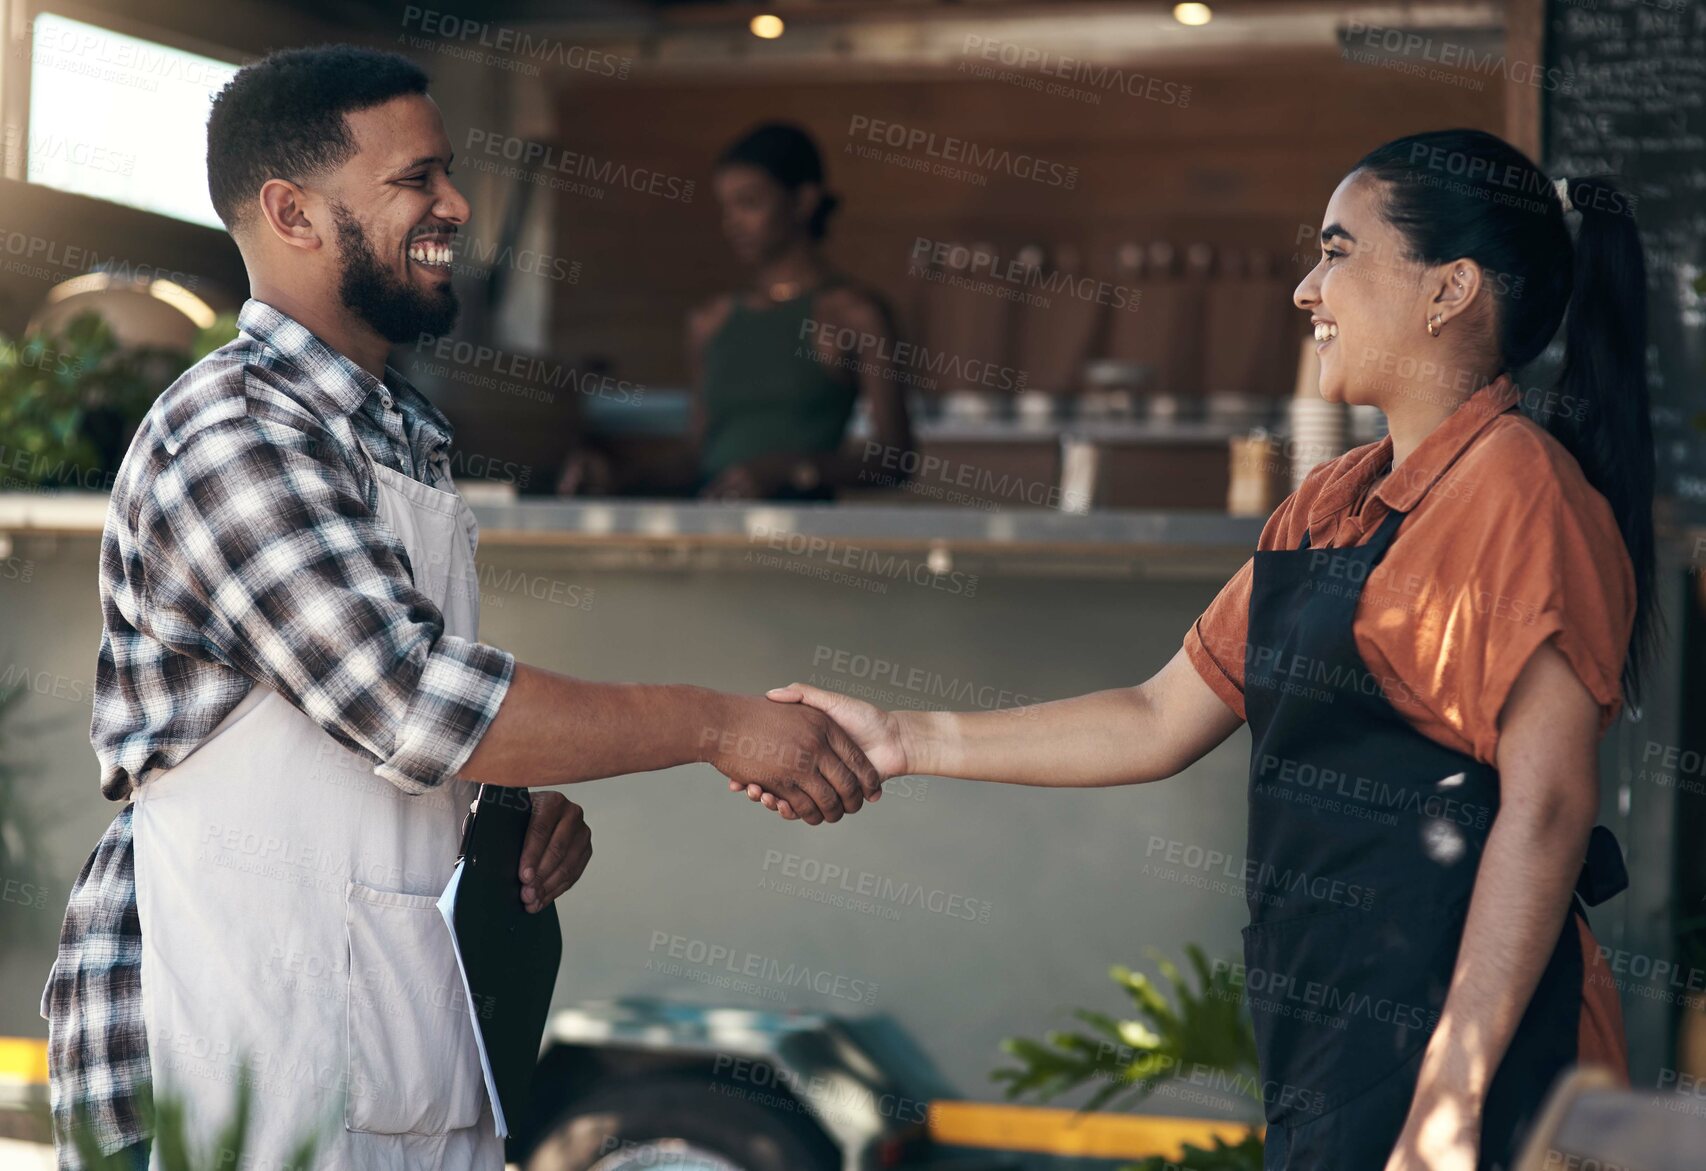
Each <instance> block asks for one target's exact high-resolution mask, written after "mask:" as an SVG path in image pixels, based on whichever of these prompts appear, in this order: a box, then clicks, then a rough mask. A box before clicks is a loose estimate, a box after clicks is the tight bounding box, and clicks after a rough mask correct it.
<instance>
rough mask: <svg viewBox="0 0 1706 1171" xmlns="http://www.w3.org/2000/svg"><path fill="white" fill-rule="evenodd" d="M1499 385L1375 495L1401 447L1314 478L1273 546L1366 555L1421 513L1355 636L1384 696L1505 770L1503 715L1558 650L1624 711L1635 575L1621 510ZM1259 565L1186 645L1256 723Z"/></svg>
mask: <svg viewBox="0 0 1706 1171" xmlns="http://www.w3.org/2000/svg"><path fill="white" fill-rule="evenodd" d="M1517 397H1518V392H1517V390H1516V388H1515V387H1514V386H1512V384H1511V382H1510V379H1509V378H1508V377H1501V378H1500V379H1498V380H1497V381H1495V382H1493V383H1491V384H1490V385H1488V386H1486V387H1483V388H1482V389H1481V390H1479V391H1477V392H1476V393H1475V394H1474V395H1472V396H1471V397H1470V398H1469V399H1468V400H1467V401H1466V402H1465V403H1464V404H1463V405H1462V406H1461V407H1459V408H1458V409H1457V410H1456V411H1454V412H1452V414H1451V415H1449V416H1448V417H1447V418H1446V419H1445V420H1444V422H1442V423H1441V424H1440V425H1439V426H1438V427H1436V428H1435V429H1434V430H1433V432H1432V433H1430V434H1429V435H1428V436H1427V438H1425V439H1423V440H1422V442H1421V443H1420V444H1419V445H1417V447H1416V449H1415V450H1414V451H1413V452H1411V453H1410V458H1408V459H1406V460H1405V461H1404V462H1403V464H1401V465H1400V466H1399V467H1398V468H1397V469H1396V470H1395V471H1394V472H1392V474H1390V475H1388V476H1387V477H1386V478H1385V479H1384V480H1382V481H1381V482H1380V484H1378V485H1377V486H1376V487H1375V488H1374V490H1373V491H1372V492H1369V491H1368V490H1367V489H1368V486H1369V484H1370V483H1372V482H1373V480H1374V479H1375V477H1376V476H1378V475H1379V474H1380V472H1381V471H1382V470H1383V469H1384V468H1385V467H1386V466H1387V465H1388V464H1390V463H1391V462H1392V440H1391V439H1390V438H1386V439H1382V440H1381V441H1380V442H1378V443H1372V444H1368V445H1367V446H1364V447H1359V448H1356V449H1355V450H1353V451H1350V452H1347V453H1346V454H1344V455H1342V456H1340V457H1339V458H1338V459H1335V460H1331V461H1329V462H1327V463H1325V464H1322V465H1321V466H1320V467H1318V468H1316V469H1315V470H1314V471H1312V472H1310V473H1309V477H1308V479H1306V480H1305V481H1304V482H1303V486H1302V487H1300V488H1299V489H1298V490H1297V491H1296V492H1294V493H1292V494H1291V495H1290V496H1289V497H1287V498H1286V499H1285V500H1284V501H1283V502H1281V504H1280V506H1279V507H1278V508H1276V509H1275V510H1274V513H1273V515H1272V516H1270V517H1269V518H1268V523H1267V524H1266V525H1265V526H1264V527H1263V529H1262V536H1261V539H1260V540H1259V542H1258V548H1261V549H1295V548H1297V546H1298V542H1299V541H1301V540H1302V539H1303V532H1304V530H1305V529H1306V528H1307V529H1308V531H1309V543H1310V544H1311V545H1313V546H1317V547H1324V546H1338V547H1343V546H1348V545H1359V544H1361V543H1362V542H1363V541H1365V540H1367V539H1368V538H1369V536H1371V535H1372V534H1373V532H1374V529H1375V528H1376V527H1377V526H1378V525H1379V524H1380V522H1381V520H1383V519H1384V518H1385V517H1386V514H1387V513H1388V512H1389V511H1391V510H1393V509H1397V510H1398V511H1400V512H1407V513H1409V515H1408V516H1407V517H1406V518H1405V519H1404V523H1403V526H1402V527H1401V528H1399V530H1398V537H1397V539H1396V540H1395V541H1393V542H1392V547H1391V548H1390V549H1389V550H1388V551H1387V553H1386V556H1385V557H1384V558H1383V559H1382V560H1381V562H1380V564H1379V565H1378V566H1376V567H1375V568H1374V569H1373V570H1372V571H1371V572H1370V573H1369V575H1368V581H1367V582H1366V583H1365V584H1364V588H1363V593H1362V600H1361V602H1360V603H1358V605H1357V612H1356V619H1355V622H1354V623H1353V626H1352V633H1353V634H1354V636H1355V638H1356V644H1357V649H1358V650H1359V651H1360V652H1361V654H1362V658H1363V662H1364V663H1365V664H1366V665H1367V667H1368V669H1369V671H1370V672H1371V673H1372V674H1373V675H1374V677H1375V678H1376V679H1378V680H1380V682H1381V685H1382V686H1383V687H1384V688H1385V692H1386V698H1387V699H1388V700H1389V701H1390V702H1391V703H1392V705H1393V706H1394V707H1395V708H1397V709H1398V710H1399V711H1400V712H1402V713H1403V714H1404V715H1405V716H1406V717H1408V719H1409V720H1410V722H1411V723H1412V724H1413V725H1415V727H1416V730H1417V731H1419V732H1421V733H1422V734H1423V735H1424V736H1427V737H1428V738H1429V739H1430V740H1436V741H1438V742H1439V743H1441V744H1443V745H1445V746H1446V747H1448V748H1454V749H1456V750H1458V751H1459V752H1463V753H1466V754H1468V755H1470V756H1472V757H1474V758H1475V759H1477V760H1480V761H1484V762H1485V763H1487V764H1496V763H1497V761H1496V760H1495V755H1496V752H1497V748H1498V742H1499V712H1500V711H1501V710H1502V709H1503V707H1504V704H1505V699H1506V697H1507V696H1509V694H1510V690H1511V687H1512V685H1513V684H1514V683H1515V682H1516V679H1517V676H1518V675H1520V674H1521V673H1522V669H1523V668H1524V667H1525V666H1526V665H1527V664H1528V660H1529V658H1530V657H1531V656H1532V655H1533V654H1534V652H1535V651H1536V650H1538V649H1539V648H1540V647H1541V645H1542V644H1544V643H1545V642H1546V641H1547V640H1548V639H1550V640H1552V642H1553V643H1554V645H1556V646H1557V648H1558V649H1559V650H1560V651H1562V652H1563V654H1564V657H1565V658H1566V659H1567V660H1569V663H1570V665H1571V666H1572V667H1573V668H1574V669H1575V672H1576V675H1577V676H1578V677H1580V679H1581V681H1582V683H1583V685H1584V686H1585V687H1586V688H1587V689H1588V692H1589V694H1591V695H1592V696H1593V697H1594V699H1596V700H1598V701H1599V705H1600V711H1601V721H1600V731H1601V732H1602V733H1603V732H1604V730H1605V728H1607V727H1609V726H1610V724H1611V721H1612V719H1614V718H1615V717H1616V715H1617V711H1618V708H1619V707H1620V705H1621V704H1622V686H1621V676H1622V672H1623V658H1624V654H1625V652H1626V650H1627V648H1628V645H1629V633H1630V631H1631V629H1633V627H1634V622H1635V572H1634V568H1633V566H1632V565H1631V563H1630V560H1629V554H1628V552H1627V550H1625V548H1624V547H1623V538H1622V536H1621V535H1620V534H1619V532H1618V530H1617V522H1616V519H1615V518H1614V517H1613V516H1612V513H1611V506H1610V505H1609V504H1607V503H1606V501H1605V497H1603V496H1601V495H1600V494H1599V493H1598V492H1597V491H1595V490H1594V488H1593V487H1592V486H1591V485H1589V484H1588V482H1587V479H1586V477H1585V476H1583V475H1582V470H1581V467H1580V465H1578V464H1577V463H1576V461H1575V459H1574V457H1572V456H1571V455H1570V453H1569V452H1567V451H1566V450H1564V447H1563V445H1562V444H1560V443H1559V442H1558V441H1557V440H1556V439H1554V438H1552V436H1550V435H1548V434H1547V433H1546V432H1545V430H1543V429H1542V428H1541V427H1540V426H1539V424H1537V423H1535V422H1533V421H1532V420H1530V419H1528V418H1527V417H1526V416H1524V415H1522V414H1521V413H1520V412H1518V411H1517V410H1516V409H1515V407H1516V402H1517ZM1252 571H1253V562H1246V563H1245V564H1244V567H1243V568H1242V569H1240V570H1239V571H1238V573H1237V574H1236V575H1235V576H1234V577H1233V578H1232V580H1231V581H1229V582H1227V583H1226V585H1225V587H1223V588H1222V589H1221V591H1220V594H1219V595H1218V596H1217V597H1216V598H1215V599H1214V601H1213V602H1212V603H1211V604H1210V605H1209V607H1208V609H1207V610H1205V611H1203V614H1202V617H1200V618H1198V619H1197V621H1196V624H1195V625H1193V626H1192V627H1191V629H1190V631H1189V632H1188V633H1187V634H1186V636H1185V652H1186V654H1187V656H1188V657H1189V658H1190V660H1191V663H1192V664H1193V665H1194V666H1195V667H1196V669H1197V672H1198V673H1199V674H1200V675H1202V677H1203V679H1204V680H1205V681H1207V683H1208V685H1209V687H1210V688H1212V689H1213V691H1214V693H1215V694H1216V695H1218V696H1219V697H1220V698H1221V699H1222V700H1223V701H1225V703H1226V705H1227V706H1228V707H1229V708H1231V709H1232V710H1233V711H1234V712H1236V713H1237V714H1238V715H1239V716H1240V717H1242V716H1243V715H1244V657H1245V653H1246V627H1247V624H1248V620H1249V615H1250V578H1251V573H1252Z"/></svg>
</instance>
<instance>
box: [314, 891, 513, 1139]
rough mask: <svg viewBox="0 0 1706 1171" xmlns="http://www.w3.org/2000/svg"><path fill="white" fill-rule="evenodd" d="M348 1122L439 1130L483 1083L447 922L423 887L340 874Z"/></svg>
mask: <svg viewBox="0 0 1706 1171" xmlns="http://www.w3.org/2000/svg"><path fill="white" fill-rule="evenodd" d="M344 920H345V925H346V926H347V928H348V931H349V988H348V992H349V1005H348V1044H349V1058H348V1060H349V1071H348V1072H349V1076H348V1087H349V1098H348V1100H347V1102H346V1105H345V1108H344V1126H345V1128H346V1129H348V1130H355V1131H365V1132H368V1133H374V1134H443V1133H445V1132H446V1131H451V1130H460V1129H462V1128H464V1127H469V1126H473V1125H474V1124H475V1123H476V1122H478V1121H479V1120H480V1110H481V1107H482V1105H483V1104H484V1098H485V1093H486V1086H485V1080H484V1078H483V1076H482V1074H481V1072H480V1054H479V1049H478V1047H477V1045H476V1042H475V1039H474V1028H473V1025H472V1023H471V1022H470V1021H469V1019H468V996H467V993H466V991H465V990H464V989H463V986H462V976H461V972H460V970H459V969H458V967H457V963H456V950H455V948H454V947H453V946H452V944H451V941H450V929H449V928H448V927H446V926H445V922H444V917H443V916H442V915H441V914H440V913H439V910H438V900H437V899H436V898H435V897H434V896H432V895H410V894H401V893H398V892H395V891H384V890H375V889H374V888H373V887H370V886H363V885H362V884H361V883H359V882H351V883H350V884H349V892H348V898H347V901H346V903H345V915H344Z"/></svg>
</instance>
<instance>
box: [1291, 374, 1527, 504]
mask: <svg viewBox="0 0 1706 1171" xmlns="http://www.w3.org/2000/svg"><path fill="white" fill-rule="evenodd" d="M1520 397H1521V396H1520V394H1519V392H1518V391H1517V388H1516V385H1515V384H1514V383H1513V382H1512V381H1511V377H1510V375H1508V374H1501V375H1499V376H1498V377H1497V378H1495V379H1494V380H1493V381H1491V382H1489V383H1488V384H1487V385H1486V386H1483V387H1482V388H1481V389H1480V390H1477V391H1476V392H1475V393H1474V394H1472V395H1470V396H1469V397H1468V398H1467V399H1465V400H1464V401H1463V402H1462V403H1461V404H1460V405H1459V406H1458V408H1457V409H1456V410H1454V411H1452V412H1451V414H1449V415H1447V416H1446V417H1445V418H1444V419H1443V420H1442V421H1441V422H1440V424H1439V426H1437V427H1435V428H1434V429H1433V430H1432V431H1430V432H1429V433H1428V435H1427V437H1426V438H1425V439H1423V440H1422V441H1421V442H1420V443H1419V444H1417V445H1416V450H1414V451H1412V452H1411V453H1410V458H1408V459H1406V460H1405V461H1404V462H1403V464H1402V465H1400V466H1399V468H1398V469H1397V470H1396V471H1394V472H1393V473H1392V474H1391V475H1389V476H1387V477H1386V478H1385V479H1384V480H1381V482H1380V484H1379V485H1378V486H1377V487H1376V488H1375V489H1374V493H1373V497H1372V498H1373V499H1375V500H1378V501H1380V503H1381V504H1383V505H1385V506H1386V507H1387V508H1388V509H1390V510H1391V511H1393V512H1409V511H1410V510H1411V509H1412V508H1414V507H1415V506H1416V504H1417V503H1418V502H1419V501H1420V500H1421V498H1422V497H1423V496H1426V495H1427V494H1428V491H1429V490H1430V489H1431V488H1433V486H1434V485H1435V484H1437V483H1439V481H1440V480H1441V478H1443V477H1444V476H1445V474H1446V473H1447V472H1448V471H1450V470H1451V466H1452V465H1453V464H1455V463H1456V462H1457V460H1458V457H1459V456H1461V455H1462V454H1463V453H1464V451H1465V450H1467V449H1468V447H1469V445H1470V444H1471V443H1473V442H1474V441H1475V437H1476V436H1478V435H1480V434H1481V432H1482V431H1484V430H1485V429H1486V428H1487V425H1488V424H1489V423H1491V422H1492V421H1493V420H1494V419H1496V418H1498V417H1499V416H1500V415H1502V414H1504V413H1505V412H1506V411H1509V410H1513V409H1515V407H1516V404H1517V400H1518V399H1519V398H1520ZM1391 463H1392V437H1391V436H1390V435H1388V436H1386V437H1384V438H1383V439H1381V441H1380V442H1379V443H1377V444H1375V445H1374V446H1373V447H1370V448H1369V449H1368V450H1367V451H1365V452H1364V453H1363V454H1362V455H1361V456H1360V457H1359V458H1358V459H1357V460H1356V462H1355V463H1353V464H1352V465H1351V466H1350V467H1348V468H1346V469H1345V470H1344V471H1343V472H1342V473H1341V474H1340V475H1338V476H1337V477H1335V478H1334V479H1333V480H1332V481H1331V482H1330V483H1328V484H1327V485H1326V486H1325V487H1324V488H1323V489H1322V490H1321V493H1320V495H1318V496H1317V497H1316V498H1315V502H1314V505H1313V507H1311V508H1310V510H1309V524H1310V527H1311V528H1315V529H1319V528H1320V527H1321V526H1322V524H1323V522H1325V521H1327V520H1329V519H1331V518H1332V517H1333V516H1335V515H1336V514H1338V513H1340V512H1343V511H1345V510H1346V509H1348V508H1350V507H1351V505H1352V504H1354V503H1355V502H1356V499H1357V497H1359V496H1360V495H1362V493H1363V491H1364V490H1365V489H1366V488H1367V487H1368V485H1369V483H1370V482H1372V481H1373V480H1374V479H1375V477H1377V476H1379V475H1380V473H1381V472H1383V471H1385V470H1386V468H1387V467H1388V466H1390V465H1391Z"/></svg>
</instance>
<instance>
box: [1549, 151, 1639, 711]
mask: <svg viewBox="0 0 1706 1171" xmlns="http://www.w3.org/2000/svg"><path fill="white" fill-rule="evenodd" d="M1569 202H1570V204H1571V205H1573V206H1574V209H1575V211H1576V212H1577V213H1578V214H1579V215H1580V216H1581V226H1580V229H1579V230H1578V231H1577V233H1576V240H1575V269H1574V273H1573V278H1574V279H1573V280H1572V281H1571V290H1570V304H1569V309H1568V310H1567V312H1566V313H1565V317H1564V365H1563V367H1562V369H1561V370H1560V372H1559V375H1558V390H1559V391H1560V393H1561V395H1568V396H1570V397H1568V398H1564V397H1560V399H1559V401H1560V402H1576V403H1582V404H1585V409H1580V410H1577V411H1574V412H1564V411H1560V412H1554V413H1552V414H1550V415H1548V416H1547V417H1546V419H1545V420H1544V423H1545V426H1546V429H1547V430H1548V431H1550V432H1551V433H1552V434H1553V435H1554V436H1555V437H1556V438H1557V439H1558V441H1559V442H1560V443H1562V444H1563V445H1564V446H1565V447H1566V448H1568V449H1569V452H1570V454H1571V455H1573V456H1575V457H1576V462H1577V463H1579V464H1580V465H1581V467H1582V471H1583V472H1584V473H1585V474H1586V476H1587V479H1588V482H1589V483H1590V484H1592V485H1593V486H1594V488H1595V489H1596V490H1597V491H1598V492H1599V493H1600V495H1602V496H1604V497H1605V498H1606V500H1607V501H1609V502H1610V504H1611V511H1612V514H1613V515H1614V516H1616V518H1617V527H1618V529H1619V530H1620V531H1621V532H1622V534H1623V544H1624V546H1625V547H1626V548H1627V549H1628V550H1629V560H1630V561H1631V562H1632V563H1633V564H1634V567H1635V628H1634V631H1633V633H1632V635H1631V636H1630V639H1629V653H1628V657H1627V658H1626V659H1625V660H1624V668H1623V690H1624V693H1625V694H1626V695H1627V696H1628V697H1629V699H1630V701H1631V702H1634V701H1635V700H1636V699H1637V698H1638V695H1639V684H1640V675H1641V671H1642V668H1643V667H1644V666H1645V665H1646V661H1647V659H1648V657H1649V655H1650V653H1651V647H1652V641H1653V633H1654V626H1655V620H1654V615H1653V607H1652V592H1653V576H1654V551H1653V475H1654V471H1653V467H1654V459H1653V432H1652V420H1651V417H1650V415H1649V412H1648V406H1647V266H1646V261H1645V260H1644V258H1643V256H1642V252H1641V238H1640V235H1639V233H1638V232H1637V231H1636V229H1635V217H1634V215H1633V205H1632V203H1631V201H1630V200H1629V198H1628V197H1627V196H1625V195H1624V194H1623V193H1622V192H1621V191H1619V190H1618V189H1617V188H1616V187H1615V186H1613V185H1612V183H1611V182H1610V181H1609V180H1608V179H1606V178H1604V177H1602V176H1595V177H1592V178H1587V179H1574V178H1572V179H1570V180H1569Z"/></svg>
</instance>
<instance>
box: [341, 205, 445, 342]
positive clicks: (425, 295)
mask: <svg viewBox="0 0 1706 1171" xmlns="http://www.w3.org/2000/svg"><path fill="white" fill-rule="evenodd" d="M332 217H333V220H334V222H335V223H336V225H337V230H338V249H339V251H340V253H341V254H342V259H343V268H342V271H341V272H340V273H339V274H338V295H339V296H340V297H341V298H342V300H343V303H344V308H346V309H348V310H349V311H350V312H351V313H354V314H355V315H356V316H357V317H359V318H361V319H362V320H363V321H365V322H367V324H368V325H370V326H372V327H373V330H374V332H376V333H377V334H379V336H380V337H382V338H384V339H385V340H386V341H388V342H390V343H391V344H392V345H402V344H403V343H404V342H408V341H413V340H415V339H416V338H418V337H420V335H421V334H423V333H426V334H434V335H437V334H444V333H449V332H450V329H451V327H452V326H454V325H455V324H456V313H457V310H458V309H459V308H460V306H459V305H458V304H457V302H456V291H455V290H454V289H452V288H451V287H450V286H449V285H448V284H446V285H445V286H444V287H443V288H442V289H434V290H432V291H430V292H429V291H423V290H421V289H419V288H416V287H415V286H414V285H413V284H412V283H410V282H409V281H408V280H405V279H403V278H400V277H398V276H397V275H396V274H395V273H394V272H392V271H391V270H390V269H389V268H387V267H386V266H385V265H384V264H382V263H380V260H379V255H378V253H376V252H374V250H373V245H372V244H371V243H369V242H368V239H367V232H366V231H365V230H363V228H362V226H361V225H360V224H359V223H357V222H356V218H355V215H354V213H352V212H351V211H350V209H349V208H348V207H346V206H345V205H343V204H341V203H338V204H334V205H333V207H332Z"/></svg>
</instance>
